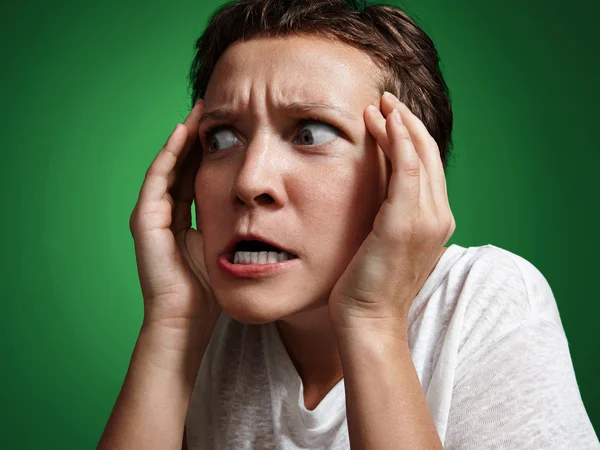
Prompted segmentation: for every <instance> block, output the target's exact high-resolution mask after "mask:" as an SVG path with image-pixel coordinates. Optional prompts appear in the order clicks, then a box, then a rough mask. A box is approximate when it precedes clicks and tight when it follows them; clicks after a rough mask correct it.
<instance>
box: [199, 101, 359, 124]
mask: <svg viewBox="0 0 600 450" xmlns="http://www.w3.org/2000/svg"><path fill="white" fill-rule="evenodd" d="M279 109H280V110H281V111H283V112H284V113H287V114H289V115H294V114H296V115H297V114H305V113H307V112H310V111H314V110H318V109H325V110H333V111H335V112H336V113H338V114H339V115H340V116H342V117H344V118H346V119H348V120H356V117H355V116H354V114H352V113H350V112H349V111H347V110H345V109H343V108H340V107H339V106H336V105H333V104H331V103H319V102H292V103H287V104H285V105H282V106H281V107H279ZM236 116H237V114H236V113H235V112H234V111H233V110H232V109H228V108H217V109H213V110H212V111H205V112H204V113H203V114H202V116H201V117H200V120H199V121H198V124H199V125H201V124H202V123H203V122H206V121H209V120H212V121H223V122H227V121H232V120H233V119H235V117H236Z"/></svg>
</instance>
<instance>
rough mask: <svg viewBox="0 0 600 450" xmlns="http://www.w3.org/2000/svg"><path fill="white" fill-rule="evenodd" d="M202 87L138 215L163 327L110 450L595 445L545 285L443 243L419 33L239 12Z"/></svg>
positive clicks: (488, 255)
mask: <svg viewBox="0 0 600 450" xmlns="http://www.w3.org/2000/svg"><path fill="white" fill-rule="evenodd" d="M190 81H191V83H192V87H193V94H192V100H193V105H194V106H193V108H192V111H191V113H190V115H189V116H188V118H187V119H186V121H185V123H184V124H183V125H180V124H178V126H177V127H176V129H175V131H174V132H173V134H172V135H171V137H170V138H169V140H168V141H167V143H166V144H165V147H164V148H163V149H162V150H161V152H160V153H159V154H158V156H157V157H156V159H155V161H154V162H153V163H152V165H151V167H150V168H149V170H148V172H147V176H146V179H145V181H144V184H143V186H142V189H141V192H140V198H139V201H138V203H137V205H136V207H135V209H134V211H133V213H132V216H131V221H130V228H131V232H132V234H133V237H134V240H135V246H136V256H137V261H138V270H139V276H140V282H141V287H142V292H143V295H144V299H145V303H144V307H145V314H144V322H143V326H142V329H141V331H140V336H139V338H138V342H137V344H136V348H135V351H134V354H133V356H132V361H131V366H130V368H129V371H128V374H127V377H126V380H125V383H124V385H123V388H122V391H121V394H120V396H119V398H118V400H117V403H116V405H115V408H114V410H113V413H112V414H111V417H110V419H109V422H108V424H107V427H106V430H105V432H104V434H103V436H102V439H101V442H100V445H99V447H100V448H111V449H115V448H145V449H146V448H157V449H158V448H160V449H165V448H179V447H180V446H181V445H182V435H183V447H184V448H190V449H192V448H193V449H200V448H235V449H239V448H261V449H262V448H286V449H295V448H347V447H349V446H350V445H351V446H352V448H365V449H367V448H368V449H374V448H376V449H380V448H410V449H416V448H442V446H443V448H477V449H481V448H542V447H543V448H556V449H558V448H598V440H597V438H596V436H595V435H594V431H593V429H592V426H591V423H590V421H589V419H588V417H587V415H586V412H585V408H584V406H583V404H582V401H581V397H580V395H579V391H578V388H577V383H576V380H575V376H574V372H573V367H572V363H571V360H570V355H569V350H568V345H567V341H566V338H565V335H564V331H563V328H562V324H561V321H560V317H559V314H558V310H557V308H556V302H555V300H554V297H553V295H552V291H551V290H550V287H549V286H548V284H547V282H546V280H545V279H544V277H543V276H542V274H541V273H540V272H539V271H537V269H535V267H533V266H532V265H531V264H530V263H529V262H527V261H526V260H524V259H522V258H520V257H518V256H517V255H514V254H512V253H510V252H508V251H505V250H502V249H500V248H498V247H495V246H492V245H487V246H482V247H471V248H464V247H461V246H458V245H452V246H450V247H444V245H445V244H446V243H447V242H448V240H449V239H450V237H451V235H452V234H453V232H454V229H455V222H454V218H453V215H452V212H451V209H450V206H449V204H448V196H447V192H446V182H445V176H444V167H445V164H446V161H447V158H448V152H449V149H450V147H451V138H450V136H451V128H452V111H451V108H450V102H449V99H448V92H447V87H446V84H445V83H444V80H443V78H442V76H441V73H440V70H439V67H438V57H437V53H436V51H435V48H434V46H433V43H432V42H431V41H430V40H429V38H428V37H427V36H426V35H425V33H424V32H423V31H422V30H421V29H420V28H419V27H418V26H416V25H415V24H414V23H413V22H412V21H411V20H410V19H409V18H408V17H407V16H406V14H405V13H403V12H402V11H401V10H399V9H397V8H394V7H391V6H369V7H364V6H360V5H357V4H355V3H351V2H343V1H342V0H330V1H318V0H312V1H311V0H300V1H295V2H282V1H276V0H272V1H258V0H243V1H241V2H236V3H232V4H230V5H227V6H226V7H223V8H221V9H220V10H219V11H217V13H216V14H215V15H214V16H213V18H212V19H211V22H210V23H209V25H208V27H207V29H206V31H205V32H204V34H203V36H202V37H201V38H200V39H199V41H198V44H197V55H196V59H195V60H194V64H193V66H192V71H191V80H190ZM390 92H391V93H390ZM192 200H195V204H196V216H197V223H198V230H194V229H191V204H192ZM184 424H185V428H184Z"/></svg>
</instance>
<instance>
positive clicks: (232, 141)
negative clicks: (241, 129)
mask: <svg viewBox="0 0 600 450" xmlns="http://www.w3.org/2000/svg"><path fill="white" fill-rule="evenodd" d="M205 136H206V140H207V141H208V151H209V152H211V153H214V152H216V151H218V150H225V149H228V148H231V147H234V146H236V145H237V144H238V143H239V142H240V140H239V139H238V138H237V136H236V135H235V133H234V132H233V131H231V130H230V129H229V128H224V127H216V128H213V129H211V130H208V131H207V132H206V134H205Z"/></svg>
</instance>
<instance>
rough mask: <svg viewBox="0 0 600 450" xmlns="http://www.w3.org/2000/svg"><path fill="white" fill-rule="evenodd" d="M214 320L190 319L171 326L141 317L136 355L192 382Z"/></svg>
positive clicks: (157, 368) (168, 372) (212, 328)
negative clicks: (192, 321) (191, 320)
mask: <svg viewBox="0 0 600 450" xmlns="http://www.w3.org/2000/svg"><path fill="white" fill-rule="evenodd" d="M214 326H215V323H205V322H202V323H194V324H192V323H190V324H189V326H186V327H178V328H173V327H171V326H165V325H164V324H161V323H157V322H149V321H144V323H143V324H142V327H141V329H140V334H139V336H138V340H137V342H136V345H135V349H134V355H133V357H134V358H139V359H141V360H143V361H144V363H145V364H148V365H150V366H151V367H152V370H154V369H156V370H160V371H163V372H165V373H167V374H171V375H174V376H175V377H178V378H181V377H183V378H184V379H185V380H186V381H187V383H188V384H189V383H191V387H193V383H194V381H195V378H196V375H197V373H198V370H199V368H200V363H201V362H202V358H203V357H204V353H205V351H206V348H207V347H208V344H209V342H210V338H211V335H212V332H213V330H214Z"/></svg>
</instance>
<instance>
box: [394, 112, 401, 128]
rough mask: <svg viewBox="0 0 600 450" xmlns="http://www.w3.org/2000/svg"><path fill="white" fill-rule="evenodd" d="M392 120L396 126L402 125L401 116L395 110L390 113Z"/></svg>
mask: <svg viewBox="0 0 600 450" xmlns="http://www.w3.org/2000/svg"><path fill="white" fill-rule="evenodd" d="M392 120H394V122H396V123H397V124H398V125H402V116H401V115H400V112H399V111H398V110H397V109H394V110H393V111H392Z"/></svg>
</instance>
